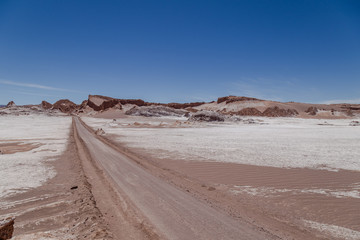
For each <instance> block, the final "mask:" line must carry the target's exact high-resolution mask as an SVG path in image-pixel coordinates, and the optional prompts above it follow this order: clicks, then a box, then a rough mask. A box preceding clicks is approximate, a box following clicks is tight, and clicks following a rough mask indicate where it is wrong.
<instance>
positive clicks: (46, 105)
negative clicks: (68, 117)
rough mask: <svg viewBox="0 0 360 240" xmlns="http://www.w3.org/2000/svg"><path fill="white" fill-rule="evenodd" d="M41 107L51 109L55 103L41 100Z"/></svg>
mask: <svg viewBox="0 0 360 240" xmlns="http://www.w3.org/2000/svg"><path fill="white" fill-rule="evenodd" d="M41 107H42V108H43V109H51V108H52V107H53V105H52V104H51V103H49V102H47V101H42V102H41Z"/></svg>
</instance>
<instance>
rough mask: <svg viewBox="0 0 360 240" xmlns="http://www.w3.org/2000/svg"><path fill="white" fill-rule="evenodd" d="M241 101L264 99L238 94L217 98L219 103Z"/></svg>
mask: <svg viewBox="0 0 360 240" xmlns="http://www.w3.org/2000/svg"><path fill="white" fill-rule="evenodd" d="M240 101H263V100H261V99H257V98H249V97H238V96H227V97H220V98H218V100H217V103H222V102H225V103H226V104H228V103H232V102H240Z"/></svg>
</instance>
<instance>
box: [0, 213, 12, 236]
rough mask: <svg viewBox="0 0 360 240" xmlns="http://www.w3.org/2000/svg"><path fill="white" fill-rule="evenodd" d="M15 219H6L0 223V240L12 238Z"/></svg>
mask: <svg viewBox="0 0 360 240" xmlns="http://www.w3.org/2000/svg"><path fill="white" fill-rule="evenodd" d="M14 223H15V218H7V219H5V220H2V221H0V240H6V239H10V238H12V235H13V232H14Z"/></svg>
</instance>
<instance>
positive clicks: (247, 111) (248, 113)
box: [235, 108, 262, 116]
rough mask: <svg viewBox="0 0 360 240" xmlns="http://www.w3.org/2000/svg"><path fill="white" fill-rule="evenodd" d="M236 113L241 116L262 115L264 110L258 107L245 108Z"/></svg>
mask: <svg viewBox="0 0 360 240" xmlns="http://www.w3.org/2000/svg"><path fill="white" fill-rule="evenodd" d="M235 114H236V115H240V116H262V112H260V111H259V110H258V109H256V108H244V109H241V110H240V111H239V112H237V113H235Z"/></svg>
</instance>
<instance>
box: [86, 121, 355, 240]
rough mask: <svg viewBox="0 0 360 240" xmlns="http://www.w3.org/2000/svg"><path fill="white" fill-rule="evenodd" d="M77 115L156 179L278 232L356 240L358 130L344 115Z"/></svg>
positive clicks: (305, 236) (302, 236)
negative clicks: (200, 119) (199, 120)
mask: <svg viewBox="0 0 360 240" xmlns="http://www.w3.org/2000/svg"><path fill="white" fill-rule="evenodd" d="M84 120H85V121H86V122H87V123H88V124H90V125H91V126H92V127H94V128H98V127H102V128H103V129H104V130H105V132H106V134H105V137H107V138H108V139H110V140H111V141H113V142H116V143H117V144H118V145H119V146H121V147H123V148H124V149H125V148H129V149H130V150H131V152H133V153H134V154H136V155H138V156H140V157H141V159H143V161H144V162H149V164H151V165H154V166H156V167H157V169H160V170H159V171H160V172H161V173H159V172H158V173H157V174H159V175H160V176H162V177H163V178H164V179H167V180H168V181H170V182H172V183H173V184H175V185H177V186H179V187H181V188H183V189H187V190H188V191H190V192H192V193H193V194H194V195H196V196H198V197H199V198H203V199H206V201H208V202H209V203H210V204H212V205H213V206H214V207H218V208H220V209H225V210H226V211H228V213H229V214H231V215H233V216H236V217H241V218H247V219H248V220H249V221H254V222H256V224H258V225H259V226H262V227H264V228H265V229H267V230H268V231H271V232H273V233H278V236H281V237H284V238H290V237H289V236H292V237H294V238H295V239H307V238H309V236H312V237H311V238H313V239H315V238H317V237H319V238H331V239H359V234H360V228H359V226H360V213H359V211H357V209H360V201H359V198H360V167H359V164H360V162H359V159H360V157H359V151H358V144H359V136H360V134H359V131H360V128H358V127H351V126H349V123H350V121H349V120H346V119H345V120H327V122H326V123H325V122H324V120H314V119H309V120H304V119H290V118H287V119H267V118H260V119H258V120H259V122H258V123H259V124H256V125H246V124H237V125H234V124H230V125H229V124H215V125H214V124H201V125H197V124H194V125H191V124H190V125H188V124H185V123H184V122H183V124H175V125H174V123H176V121H179V119H173V120H170V119H168V118H167V119H163V118H156V119H155V118H153V119H151V120H148V119H146V118H139V117H137V118H131V117H130V118H126V119H116V121H115V122H114V121H111V120H108V119H90V118H85V119H84ZM135 122H137V123H138V124H134V123H135ZM160 123H162V126H159V124H160ZM260 123H261V124H260ZM274 160H276V161H274ZM155 172H156V171H155ZM155 174H156V173H155ZM174 176H177V177H174ZM184 179H187V180H184ZM302 234H305V235H302ZM308 234H309V235H308Z"/></svg>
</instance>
